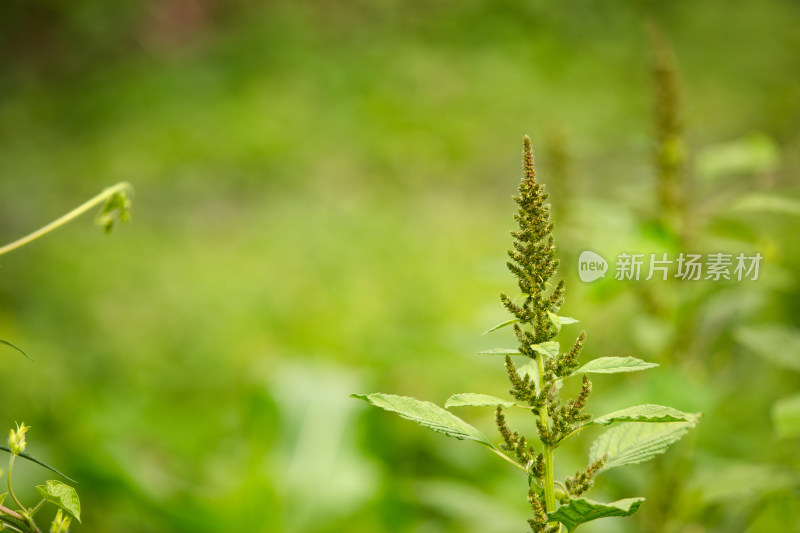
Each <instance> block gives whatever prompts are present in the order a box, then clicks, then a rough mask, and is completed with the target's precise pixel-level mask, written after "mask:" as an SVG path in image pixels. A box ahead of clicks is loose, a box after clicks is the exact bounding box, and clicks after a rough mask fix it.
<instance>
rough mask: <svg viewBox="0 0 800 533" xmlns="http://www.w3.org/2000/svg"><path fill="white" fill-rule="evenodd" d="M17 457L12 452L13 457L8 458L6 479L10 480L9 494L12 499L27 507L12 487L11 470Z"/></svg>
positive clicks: (21, 506)
mask: <svg viewBox="0 0 800 533" xmlns="http://www.w3.org/2000/svg"><path fill="white" fill-rule="evenodd" d="M16 457H17V456H16V455H14V454H13V453H12V454H11V457H10V458H9V459H8V474H6V479H7V480H8V495H9V496H11V499H12V500H14V503H16V504H17V506H19V508H20V509H25V506H24V505H22V503H20V501H19V500H18V499H17V495H16V494H14V489H13V488H12V487H11V472H12V471H13V470H14V459H15V458H16Z"/></svg>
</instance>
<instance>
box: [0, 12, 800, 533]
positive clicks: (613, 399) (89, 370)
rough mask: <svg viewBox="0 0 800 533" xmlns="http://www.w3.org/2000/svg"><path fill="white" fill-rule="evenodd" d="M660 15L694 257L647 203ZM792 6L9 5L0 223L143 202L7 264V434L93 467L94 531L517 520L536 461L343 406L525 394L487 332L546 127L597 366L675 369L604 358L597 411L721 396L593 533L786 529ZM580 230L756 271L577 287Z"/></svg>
mask: <svg viewBox="0 0 800 533" xmlns="http://www.w3.org/2000/svg"><path fill="white" fill-rule="evenodd" d="M648 20H649V21H651V22H652V23H654V24H656V25H657V26H658V27H660V28H661V30H662V32H663V33H664V35H665V36H667V37H668V40H669V42H670V43H671V46H672V47H673V48H674V51H675V56H676V58H677V61H678V65H679V68H680V79H679V81H680V87H681V89H682V95H683V98H682V100H683V104H684V110H683V115H684V119H685V123H686V126H687V128H686V146H687V153H688V160H687V163H686V165H685V175H686V179H687V186H686V194H687V197H688V198H689V201H688V202H687V207H686V211H687V212H689V213H691V216H690V217H689V218H687V225H688V226H689V227H690V228H691V233H692V240H691V246H692V247H693V249H692V250H684V249H683V248H682V246H683V243H682V242H681V241H680V240H678V239H675V238H673V237H671V236H670V235H669V234H667V233H665V232H664V231H661V230H659V228H658V225H657V224H656V223H655V222H654V220H656V219H657V218H658V212H657V210H658V203H657V195H656V190H657V184H656V178H655V172H654V169H653V164H652V159H653V158H652V151H653V142H654V141H653V118H652V116H653V111H652V109H653V98H654V96H653V95H654V90H653V86H652V80H651V76H650V68H651V62H652V56H653V53H652V50H651V47H650V41H649V40H648V36H647V32H646V31H645V26H644V23H645V21H648ZM799 26H800V6H798V4H797V3H796V2H792V1H789V0H783V1H778V0H775V1H770V2H757V1H755V0H748V1H742V2H736V3H734V4H731V3H729V2H722V1H718V0H712V1H708V2H702V3H700V2H687V1H675V2H645V1H636V2H627V3H623V2H616V3H589V2H577V1H573V0H569V1H565V2H559V3H555V2H544V1H530V2H509V1H499V2H481V1H478V0H465V1H463V2H459V3H450V2H427V3H426V2H406V3H403V2H391V1H384V0H382V1H378V0H376V1H372V2H369V1H366V0H363V1H360V2H359V1H345V2H324V1H320V0H314V1H312V0H308V1H305V2H287V1H273V2H263V3H261V2H254V1H247V0H237V1H235V2H222V1H212V0H204V1H200V0H168V1H152V2H133V1H128V2H104V1H101V0H87V1H85V2H80V3H76V5H73V4H72V3H65V2H58V1H55V0H42V1H39V2H35V3H28V2H8V3H4V4H3V5H2V6H0V43H2V47H0V48H2V50H1V51H0V244H3V243H5V242H9V241H11V240H13V239H15V238H17V237H19V236H21V235H23V234H25V233H27V232H29V231H32V230H33V229H35V228H37V227H39V226H41V225H43V224H45V223H46V222H48V221H50V220H51V219H53V218H55V217H57V216H59V215H61V214H62V213H64V212H66V211H67V210H69V209H71V208H72V207H73V206H75V205H77V204H79V203H80V202H83V201H84V200H85V199H86V198H89V197H90V196H92V195H94V194H96V193H97V192H98V191H100V190H101V189H103V188H104V187H107V186H109V185H111V184H113V183H116V182H119V181H129V182H131V183H132V184H133V185H134V187H135V189H136V196H135V200H134V218H133V221H132V223H131V224H129V225H126V226H122V227H119V228H117V229H115V231H114V232H113V233H112V234H111V235H109V236H105V235H103V234H102V231H100V230H99V229H97V228H92V227H91V218H90V217H86V218H84V219H81V220H79V221H78V222H75V223H73V224H72V225H70V226H68V227H66V228H64V229H61V230H59V231H58V233H56V234H52V235H50V236H48V237H46V238H45V239H43V240H41V241H39V242H37V243H35V244H33V245H31V246H29V247H27V248H25V249H22V250H20V251H17V252H14V253H13V254H9V255H7V256H4V257H3V258H2V261H0V265H1V266H2V268H0V338H3V339H7V340H9V341H12V342H14V343H15V344H17V345H19V346H21V347H23V348H24V349H25V350H26V351H27V352H28V353H29V354H31V356H32V357H33V358H34V359H35V362H34V363H32V362H30V361H28V360H26V359H24V358H22V357H20V356H18V354H15V353H14V352H12V351H10V350H8V351H2V352H0V361H2V365H3V366H2V368H3V371H2V374H0V405H2V406H3V407H2V409H0V428H5V427H11V426H12V425H13V423H14V421H20V422H21V421H24V422H26V423H28V424H29V425H31V426H32V427H33V428H32V430H31V432H30V434H29V441H30V447H29V450H30V452H31V453H33V454H34V455H36V456H39V457H41V458H43V459H44V460H46V461H48V462H50V463H52V464H54V465H56V466H57V467H59V468H60V469H62V470H64V471H66V472H67V473H69V474H70V475H71V476H72V477H74V478H76V479H77V480H78V481H79V484H78V485H77V487H78V490H79V493H80V495H81V498H82V503H83V507H84V523H83V525H81V526H76V527H75V529H74V530H75V531H84V532H87V533H90V532H104V533H107V532H119V533H125V532H131V533H133V532H136V533H147V532H153V533H162V532H184V531H185V532H196V533H199V532H212V531H214V532H218V531H224V532H239V531H254V532H255V531H257V532H276V533H296V532H304V533H305V532H307V533H323V532H341V531H347V532H349V533H361V532H364V533H366V532H370V533H374V532H391V533H401V532H402V533H406V532H408V533H410V532H415V533H435V532H448V533H449V532H453V533H455V532H474V531H482V532H485V533H493V532H497V533H501V532H506V531H522V530H524V529H525V518H526V516H527V514H528V509H527V503H526V501H525V494H526V480H525V479H523V478H520V477H519V476H517V475H516V474H517V472H514V471H511V470H512V469H510V468H507V465H504V464H503V463H502V461H499V460H498V459H497V458H496V457H494V456H490V454H486V453H485V452H484V451H483V450H481V449H480V448H479V447H478V446H473V445H471V444H470V443H464V442H457V441H450V440H448V439H446V438H444V437H442V436H440V435H436V434H433V433H429V432H427V431H426V430H424V429H422V428H419V427H417V426H416V425H414V424H411V423H409V422H406V421H403V420H400V419H399V418H397V417H393V416H390V415H388V414H386V413H383V412H378V411H377V410H369V409H368V408H367V407H366V405H365V404H363V403H362V402H358V401H356V400H353V399H350V398H348V395H349V394H350V393H352V392H371V391H378V390H380V391H384V392H391V393H397V394H407V395H413V396H416V397H418V398H424V399H428V400H431V401H435V402H437V403H439V404H443V403H444V401H445V400H446V399H447V397H448V396H449V395H450V394H452V393H456V392H467V391H473V392H485V393H489V394H494V395H499V396H504V395H505V389H506V388H507V384H506V382H505V377H504V369H503V366H502V363H501V361H499V360H494V359H487V358H485V357H483V358H482V357H481V356H478V355H475V353H476V352H477V351H479V350H482V349H487V348H493V347H495V346H499V345H503V343H508V342H511V338H510V336H508V332H506V333H503V332H498V333H496V334H494V336H493V337H489V336H485V337H482V336H480V333H481V332H482V331H484V330H485V329H486V328H487V327H489V326H491V325H493V324H495V323H497V322H499V321H501V320H503V319H504V318H505V316H506V315H505V311H504V310H503V308H502V306H501V304H500V301H499V298H498V294H499V292H500V291H501V290H502V291H512V290H513V278H512V277H511V275H510V274H509V273H508V272H507V271H506V269H505V255H504V254H505V250H506V248H508V247H509V245H510V237H509V235H508V231H509V230H510V229H512V227H513V224H514V222H513V219H512V214H513V212H514V208H515V207H514V204H513V202H512V201H511V195H512V194H513V193H514V192H515V190H516V186H517V183H518V180H519V177H520V156H519V154H520V149H521V139H522V136H523V135H524V134H529V135H530V136H531V137H532V139H533V144H534V150H535V152H536V154H537V169H538V173H539V176H540V177H541V179H542V181H543V182H545V183H547V184H548V185H549V186H550V188H551V190H552V193H553V194H552V200H553V202H554V204H555V206H554V212H555V220H556V238H557V239H558V245H559V251H560V253H561V255H562V257H563V263H562V270H561V274H562V276H563V277H564V278H565V279H566V281H567V290H568V292H567V304H566V306H565V308H564V314H566V315H568V316H574V317H576V318H578V319H580V320H581V325H580V326H581V327H583V328H585V329H586V331H587V335H588V340H587V348H586V351H585V354H586V357H590V356H591V357H593V356H599V355H636V356H638V357H641V358H642V359H646V360H653V361H655V362H658V363H660V364H661V366H660V367H659V368H657V369H655V370H652V371H650V372H647V373H640V374H632V375H622V376H610V377H607V378H606V377H602V378H597V379H596V380H595V395H594V396H593V397H592V399H591V400H590V404H589V410H590V411H592V412H595V413H601V412H606V411H610V410H614V409H618V408H621V407H625V406H627V405H630V404H638V403H663V404H665V405H674V406H675V407H677V408H679V409H683V410H687V411H699V412H703V413H704V415H705V416H704V418H703V421H702V423H701V424H700V426H699V427H698V428H697V429H696V430H695V431H694V432H693V433H692V434H691V436H690V437H687V438H686V439H684V441H682V442H680V443H679V444H677V445H676V446H675V447H674V448H673V449H671V450H670V451H669V453H668V454H667V455H665V456H664V457H662V458H660V459H659V460H658V461H655V462H652V463H648V464H644V465H638V466H633V467H628V468H626V469H619V470H613V471H611V472H609V473H607V474H604V475H603V476H601V477H600V478H599V480H598V482H597V486H596V492H595V493H594V495H593V498H595V499H598V500H607V499H616V498H623V497H630V496H639V495H643V496H646V497H648V501H647V502H646V503H645V504H644V505H643V507H642V509H641V511H640V513H639V515H637V516H636V517H635V518H632V519H626V520H622V519H609V520H605V521H600V522H596V523H593V524H591V525H587V526H585V531H586V532H587V533H591V532H595V533H600V532H606V531H608V532H611V531H613V532H647V533H671V532H682V533H702V532H714V533H737V532H748V533H773V532H776V531H787V532H790V531H800V530H799V529H797V528H798V527H800V505H798V501H800V459H798V451H800V431H797V430H796V429H795V430H793V429H791V428H797V426H800V424H797V421H796V420H795V421H794V422H791V423H784V422H781V420H783V419H781V418H780V416H779V417H778V419H776V418H775V417H774V413H775V412H776V411H775V410H776V408H775V404H776V402H778V403H779V404H780V402H784V403H783V404H782V405H789V406H790V407H791V403H789V404H787V403H786V400H785V399H786V398H791V397H795V398H796V397H797V396H796V395H797V394H798V392H800V390H799V389H800V330H798V328H799V327H800V320H798V318H797V317H798V313H800V305H798V301H799V300H798V297H799V296H800V287H798V281H799V280H798V268H800V252H799V251H798V247H797V246H796V227H797V224H798V223H799V222H800V208H798V205H800V84H798V77H799V76H800V54H798V53H797V51H798V50H800V32H798V31H797V28H798V27H799ZM559 149H560V150H566V153H567V154H568V155H569V161H570V165H569V168H568V171H567V172H566V173H564V172H561V171H559V170H558V166H557V164H556V163H557V161H556V159H555V158H554V157H553V156H551V155H550V154H551V153H552V152H554V151H557V150H559ZM553 174H561V175H562V177H563V178H564V179H563V181H562V182H558V181H554V180H553ZM584 249H592V250H595V251H598V252H600V253H601V254H603V255H605V256H606V257H607V258H609V259H611V258H613V257H614V256H615V255H616V254H617V253H620V252H623V251H639V252H642V253H650V252H664V251H669V252H670V253H677V252H680V251H687V252H689V251H703V252H705V251H709V252H710V251H727V252H730V253H737V252H740V251H742V252H751V251H759V252H760V253H762V255H764V257H765V260H764V264H763V266H762V272H761V277H760V278H759V280H758V281H754V282H728V283H725V282H721V283H712V282H697V283H696V284H692V283H688V282H686V283H683V284H681V283H677V282H661V281H657V280H651V281H647V282H645V281H641V282H638V283H635V282H628V283H625V282H619V281H614V280H605V281H602V282H599V283H597V284H592V285H587V284H584V283H582V282H580V281H579V280H578V278H577V275H576V274H577V272H576V268H575V258H576V256H577V254H578V253H579V252H580V251H581V250H584ZM764 325H770V327H769V328H768V329H765V328H764ZM571 328H574V326H571ZM578 331H579V330H578V329H574V330H569V331H566V333H567V334H568V336H569V335H572V334H573V333H574V334H577V332H578ZM753 332H755V333H759V335H756V341H755V342H753V341H752V337H753V335H754V333H753ZM563 342H570V341H569V339H568V338H567V340H564V341H563ZM798 402H799V401H798V400H795V403H794V405H795V407H794V409H795V410H794V411H792V410H791V409H789V410H788V411H786V410H783V411H781V409H783V408H781V409H778V412H779V413H782V412H783V413H785V412H790V413H791V412H794V413H797V412H798V411H800V408H798V407H797V404H798ZM460 414H463V416H464V417H465V418H468V419H469V420H470V421H472V422H473V423H474V424H475V425H477V426H479V427H481V428H482V429H484V430H485V431H486V432H487V433H488V432H490V431H491V430H492V412H491V410H490V409H486V410H481V409H478V408H467V410H466V411H464V412H463V413H460ZM520 423H522V421H520ZM590 442H591V438H589V439H586V440H583V441H578V442H575V443H572V444H570V446H569V447H567V448H565V449H564V450H563V451H562V450H559V453H558V454H557V457H556V460H557V465H559V466H558V468H559V469H563V471H560V474H561V475H562V476H563V475H567V474H571V473H572V472H574V470H576V469H578V468H580V467H582V466H583V464H584V462H585V455H586V450H587V448H588V445H589V444H590ZM48 477H49V476H48V473H47V472H45V471H43V470H41V469H39V468H38V467H36V466H34V465H29V464H25V465H20V466H19V471H18V472H17V471H16V470H15V483H16V484H17V485H18V486H19V487H20V488H21V489H22V487H32V486H33V485H34V484H37V483H40V482H42V481H43V480H44V479H47V478H48ZM23 496H24V497H26V498H27V499H28V501H32V500H34V498H35V496H34V492H33V490H32V489H31V490H28V491H27V492H25V491H23Z"/></svg>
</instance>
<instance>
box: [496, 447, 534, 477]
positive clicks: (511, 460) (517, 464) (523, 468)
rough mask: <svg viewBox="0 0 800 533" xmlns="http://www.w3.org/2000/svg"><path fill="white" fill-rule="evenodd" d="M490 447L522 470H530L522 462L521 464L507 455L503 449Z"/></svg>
mask: <svg viewBox="0 0 800 533" xmlns="http://www.w3.org/2000/svg"><path fill="white" fill-rule="evenodd" d="M489 449H490V450H492V451H493V452H494V453H496V454H497V455H499V456H500V457H502V458H503V459H505V460H506V461H508V462H509V463H511V464H512V465H514V466H516V467H517V468H519V469H520V470H522V471H523V472H527V471H528V469H527V468H525V467H524V466H522V465H521V464H519V463H518V462H516V461H515V460H514V459H512V458H511V457H509V456H507V455H506V454H504V453H503V452H501V451H500V450H498V449H497V448H489Z"/></svg>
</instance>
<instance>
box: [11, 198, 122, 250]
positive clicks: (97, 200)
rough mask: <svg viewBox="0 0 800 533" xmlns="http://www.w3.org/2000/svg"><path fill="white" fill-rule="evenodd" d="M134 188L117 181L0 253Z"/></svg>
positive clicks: (31, 239) (25, 242)
mask: <svg viewBox="0 0 800 533" xmlns="http://www.w3.org/2000/svg"><path fill="white" fill-rule="evenodd" d="M132 189H133V187H131V185H130V183H127V182H121V183H117V184H116V185H114V186H112V187H109V188H108V189H105V190H104V191H103V192H101V193H100V194H98V195H97V196H95V197H93V198H91V199H90V200H87V201H86V202H84V203H83V204H81V205H79V206H78V207H76V208H75V209H73V210H72V211H70V212H69V213H67V214H66V215H64V216H62V217H60V218H57V219H56V220H54V221H53V222H51V223H49V224H47V225H46V226H44V227H41V228H39V229H38V230H36V231H34V232H33V233H31V234H29V235H26V236H24V237H22V238H21V239H17V240H16V241H14V242H12V243H9V244H6V245H5V246H3V247H0V255H4V254H7V253H8V252H12V251H14V250H16V249H17V248H22V247H23V246H25V245H26V244H29V243H31V242H33V241H35V240H36V239H39V238H41V237H43V236H45V235H47V234H48V233H50V232H51V231H53V230H55V229H58V228H60V227H61V226H63V225H65V224H67V223H68V222H71V221H72V220H74V219H76V218H78V217H79V216H81V215H82V214H84V213H85V212H87V211H88V210H90V209H92V208H93V207H95V206H98V205H100V204H102V203H103V202H105V201H107V200H108V199H109V198H111V197H113V196H114V195H115V194H118V193H120V192H122V191H125V190H127V191H131V190H132Z"/></svg>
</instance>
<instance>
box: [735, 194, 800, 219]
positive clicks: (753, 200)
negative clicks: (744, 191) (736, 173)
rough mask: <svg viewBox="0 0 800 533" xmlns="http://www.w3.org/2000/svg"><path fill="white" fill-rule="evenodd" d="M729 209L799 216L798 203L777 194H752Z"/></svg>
mask: <svg viewBox="0 0 800 533" xmlns="http://www.w3.org/2000/svg"><path fill="white" fill-rule="evenodd" d="M731 209H733V210H736V211H748V212H760V213H774V214H778V215H797V216H800V201H798V200H794V199H792V198H787V197H786V196H779V195H777V194H764V193H752V194H748V195H745V196H742V197H741V198H739V199H738V200H736V202H734V204H733V205H732V206H731Z"/></svg>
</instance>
